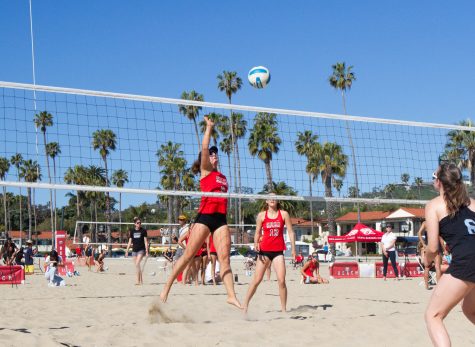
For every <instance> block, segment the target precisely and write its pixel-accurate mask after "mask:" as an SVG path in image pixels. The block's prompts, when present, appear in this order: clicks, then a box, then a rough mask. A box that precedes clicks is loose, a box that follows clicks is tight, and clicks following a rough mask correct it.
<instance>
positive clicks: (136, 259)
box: [133, 253, 143, 285]
mask: <svg viewBox="0 0 475 347" xmlns="http://www.w3.org/2000/svg"><path fill="white" fill-rule="evenodd" d="M142 258H143V254H141V253H140V254H138V255H137V256H136V257H133V260H134V263H135V275H136V278H137V281H136V282H135V284H136V285H139V284H143V278H142V268H141V266H140V263H141V262H142Z"/></svg>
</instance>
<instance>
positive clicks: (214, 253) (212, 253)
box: [209, 252, 218, 256]
mask: <svg viewBox="0 0 475 347" xmlns="http://www.w3.org/2000/svg"><path fill="white" fill-rule="evenodd" d="M209 255H215V256H218V253H216V252H209Z"/></svg>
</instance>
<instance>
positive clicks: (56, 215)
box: [53, 158, 58, 230]
mask: <svg viewBox="0 0 475 347" xmlns="http://www.w3.org/2000/svg"><path fill="white" fill-rule="evenodd" d="M53 176H54V177H53V178H54V183H56V160H54V158H53ZM53 198H54V206H53V207H54V230H57V229H58V224H57V221H58V213H57V212H56V189H55V190H54V197H53Z"/></svg>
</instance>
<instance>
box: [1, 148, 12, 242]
mask: <svg viewBox="0 0 475 347" xmlns="http://www.w3.org/2000/svg"><path fill="white" fill-rule="evenodd" d="M8 170H10V162H9V161H8V159H7V158H4V157H0V180H2V181H5V176H6V175H7V172H8ZM2 189H3V213H4V222H5V235H6V236H7V237H8V217H7V216H8V214H7V187H6V186H2Z"/></svg>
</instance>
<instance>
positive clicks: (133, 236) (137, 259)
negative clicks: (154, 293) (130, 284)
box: [125, 217, 148, 285]
mask: <svg viewBox="0 0 475 347" xmlns="http://www.w3.org/2000/svg"><path fill="white" fill-rule="evenodd" d="M130 246H132V257H133V259H134V263H135V270H136V275H137V282H136V283H135V285H141V284H143V277H142V267H141V262H142V259H143V257H144V256H147V257H148V240H147V230H145V229H144V228H142V222H141V220H140V218H138V217H135V218H134V228H133V229H131V230H130V233H129V243H128V244H127V249H126V250H125V257H126V258H127V257H128V256H129V248H130Z"/></svg>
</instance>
